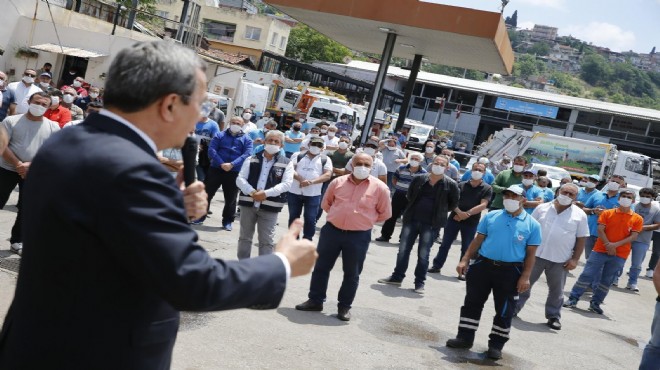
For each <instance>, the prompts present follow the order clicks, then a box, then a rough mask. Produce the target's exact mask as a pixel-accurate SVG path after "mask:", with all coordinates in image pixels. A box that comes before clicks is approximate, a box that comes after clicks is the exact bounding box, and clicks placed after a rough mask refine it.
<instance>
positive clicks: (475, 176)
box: [470, 171, 484, 180]
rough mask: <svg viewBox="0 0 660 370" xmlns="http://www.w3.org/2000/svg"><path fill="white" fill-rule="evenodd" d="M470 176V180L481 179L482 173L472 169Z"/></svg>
mask: <svg viewBox="0 0 660 370" xmlns="http://www.w3.org/2000/svg"><path fill="white" fill-rule="evenodd" d="M470 176H472V180H481V178H482V177H484V173H483V172H479V171H472V173H471V174H470Z"/></svg>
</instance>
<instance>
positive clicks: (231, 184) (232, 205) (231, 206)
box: [204, 167, 238, 225]
mask: <svg viewBox="0 0 660 370" xmlns="http://www.w3.org/2000/svg"><path fill="white" fill-rule="evenodd" d="M237 177H238V172H235V171H225V170H223V169H222V168H216V167H209V171H208V173H207V174H206V179H204V186H205V187H206V194H207V195H208V202H209V207H210V206H211V201H212V200H213V196H215V193H216V192H217V191H218V189H220V187H221V186H222V192H223V193H224V195H225V207H224V208H223V210H222V224H223V225H224V224H227V223H232V222H234V218H235V217H236V198H237V196H238V186H237V185H236V178H237Z"/></svg>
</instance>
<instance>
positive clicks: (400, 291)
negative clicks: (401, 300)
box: [371, 284, 424, 299]
mask: <svg viewBox="0 0 660 370" xmlns="http://www.w3.org/2000/svg"><path fill="white" fill-rule="evenodd" d="M371 289H373V290H377V291H379V292H381V293H383V295H384V296H386V297H405V298H414V299H420V298H422V297H424V295H423V294H418V293H415V292H413V291H412V288H401V287H398V286H395V285H388V284H371Z"/></svg>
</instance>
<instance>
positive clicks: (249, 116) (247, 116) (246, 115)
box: [243, 113, 252, 121]
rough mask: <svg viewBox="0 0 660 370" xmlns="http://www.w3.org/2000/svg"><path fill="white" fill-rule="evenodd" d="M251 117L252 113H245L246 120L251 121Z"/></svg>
mask: <svg viewBox="0 0 660 370" xmlns="http://www.w3.org/2000/svg"><path fill="white" fill-rule="evenodd" d="M250 118H252V114H250V113H243V119H244V120H246V121H249V120H250Z"/></svg>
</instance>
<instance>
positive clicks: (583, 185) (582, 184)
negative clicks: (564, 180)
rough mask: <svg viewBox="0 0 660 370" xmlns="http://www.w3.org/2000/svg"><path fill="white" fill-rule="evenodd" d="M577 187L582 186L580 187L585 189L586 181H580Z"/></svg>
mask: <svg viewBox="0 0 660 370" xmlns="http://www.w3.org/2000/svg"><path fill="white" fill-rule="evenodd" d="M579 185H580V186H582V187H585V186H587V182H586V181H580V183H579Z"/></svg>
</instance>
